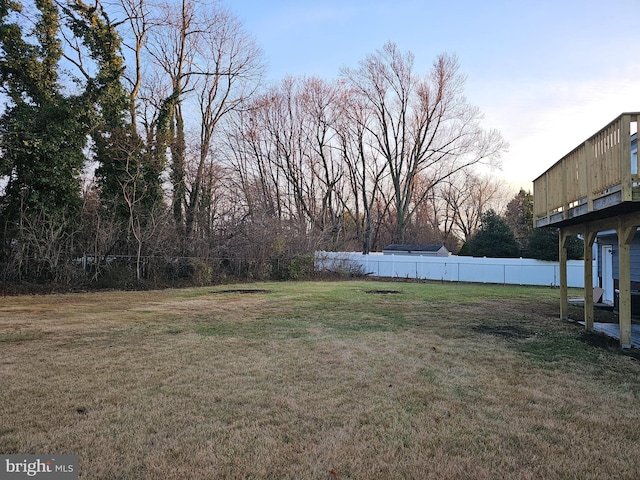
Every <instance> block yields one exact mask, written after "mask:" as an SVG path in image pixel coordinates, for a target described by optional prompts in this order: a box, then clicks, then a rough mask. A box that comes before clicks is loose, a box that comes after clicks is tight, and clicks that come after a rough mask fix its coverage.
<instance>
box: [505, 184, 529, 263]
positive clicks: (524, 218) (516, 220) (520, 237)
mask: <svg viewBox="0 0 640 480" xmlns="http://www.w3.org/2000/svg"><path fill="white" fill-rule="evenodd" d="M504 218H505V220H506V221H507V223H508V224H509V226H510V227H511V230H512V231H513V235H514V236H515V238H516V240H517V241H518V243H519V244H520V253H521V255H524V254H525V253H526V251H527V248H528V243H529V236H530V235H531V232H532V231H533V194H532V193H531V192H525V191H524V189H522V188H521V189H520V191H519V192H518V194H517V195H516V196H515V197H514V198H513V199H512V200H511V201H510V202H509V203H508V204H507V208H506V210H505V214H504Z"/></svg>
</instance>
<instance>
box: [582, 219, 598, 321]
mask: <svg viewBox="0 0 640 480" xmlns="http://www.w3.org/2000/svg"><path fill="white" fill-rule="evenodd" d="M596 234H597V232H592V231H590V230H589V225H588V224H587V225H586V226H585V232H584V327H585V329H586V330H589V331H591V330H593V242H594V241H595V240H596Z"/></svg>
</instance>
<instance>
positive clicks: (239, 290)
mask: <svg viewBox="0 0 640 480" xmlns="http://www.w3.org/2000/svg"><path fill="white" fill-rule="evenodd" d="M211 293H238V294H241V295H250V294H255V293H271V290H265V289H259V288H229V289H226V290H213V291H212V292H211Z"/></svg>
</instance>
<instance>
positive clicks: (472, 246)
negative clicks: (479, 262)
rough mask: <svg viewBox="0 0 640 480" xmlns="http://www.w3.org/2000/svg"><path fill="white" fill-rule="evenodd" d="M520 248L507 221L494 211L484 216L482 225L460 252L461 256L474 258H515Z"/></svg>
mask: <svg viewBox="0 0 640 480" xmlns="http://www.w3.org/2000/svg"><path fill="white" fill-rule="evenodd" d="M519 251H520V247H519V245H518V242H517V241H516V239H515V237H514V235H513V232H512V231H511V228H510V227H509V225H508V224H507V222H506V220H505V219H504V218H502V217H501V216H500V215H498V214H497V213H496V212H495V211H494V210H489V211H487V212H485V213H484V214H483V215H482V224H481V225H480V228H479V230H478V231H477V232H476V234H475V235H474V236H473V237H471V240H469V241H468V242H467V243H465V245H464V246H463V247H462V249H461V250H460V253H459V255H468V256H473V257H494V258H513V257H517V256H518V255H519Z"/></svg>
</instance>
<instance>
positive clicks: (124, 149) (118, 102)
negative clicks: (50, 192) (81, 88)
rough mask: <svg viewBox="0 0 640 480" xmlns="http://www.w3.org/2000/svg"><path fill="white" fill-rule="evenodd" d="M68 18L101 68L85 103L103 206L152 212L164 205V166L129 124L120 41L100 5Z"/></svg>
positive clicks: (125, 212) (80, 7) (78, 5)
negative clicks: (90, 110) (88, 108)
mask: <svg viewBox="0 0 640 480" xmlns="http://www.w3.org/2000/svg"><path fill="white" fill-rule="evenodd" d="M65 13H66V14H67V15H68V18H69V24H70V27H71V29H72V31H73V32H74V34H75V36H76V37H78V38H81V39H82V40H83V42H84V44H85V45H86V46H87V48H88V49H89V52H90V55H91V57H92V59H93V60H94V61H95V63H96V65H97V72H96V74H95V76H93V77H90V78H87V86H86V91H85V99H86V101H87V103H88V104H89V105H91V106H92V107H93V117H92V125H93V127H92V131H91V136H92V139H93V142H94V146H93V150H94V154H95V160H96V161H97V162H98V164H99V166H98V168H97V170H96V179H97V181H98V185H99V186H100V191H101V197H102V200H103V202H104V203H105V204H107V205H109V206H110V207H112V208H115V210H116V212H119V213H120V214H121V215H122V216H129V215H131V207H132V205H135V206H136V209H138V210H146V211H149V210H152V209H153V208H155V207H156V206H157V205H159V204H160V202H161V200H162V188H161V181H160V175H161V173H162V170H163V168H164V164H162V162H158V161H157V159H156V158H154V155H153V154H152V153H151V151H150V149H149V148H148V146H147V145H146V144H145V142H144V141H143V139H142V138H141V137H140V135H139V134H138V132H137V129H136V124H135V118H131V117H132V116H133V115H134V114H135V105H132V103H133V102H134V99H133V98H132V97H131V95H130V94H129V93H128V92H127V90H126V89H125V88H124V86H123V83H122V80H123V75H124V59H123V57H122V53H121V51H120V46H121V42H122V40H121V38H120V36H119V34H118V32H117V31H116V29H115V26H114V25H113V23H112V22H111V20H110V19H109V16H108V14H107V13H106V11H105V10H104V9H103V8H102V6H101V5H98V7H95V6H88V5H86V4H84V3H83V2H82V1H81V0H75V1H74V2H73V4H71V6H70V7H68V8H65Z"/></svg>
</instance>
